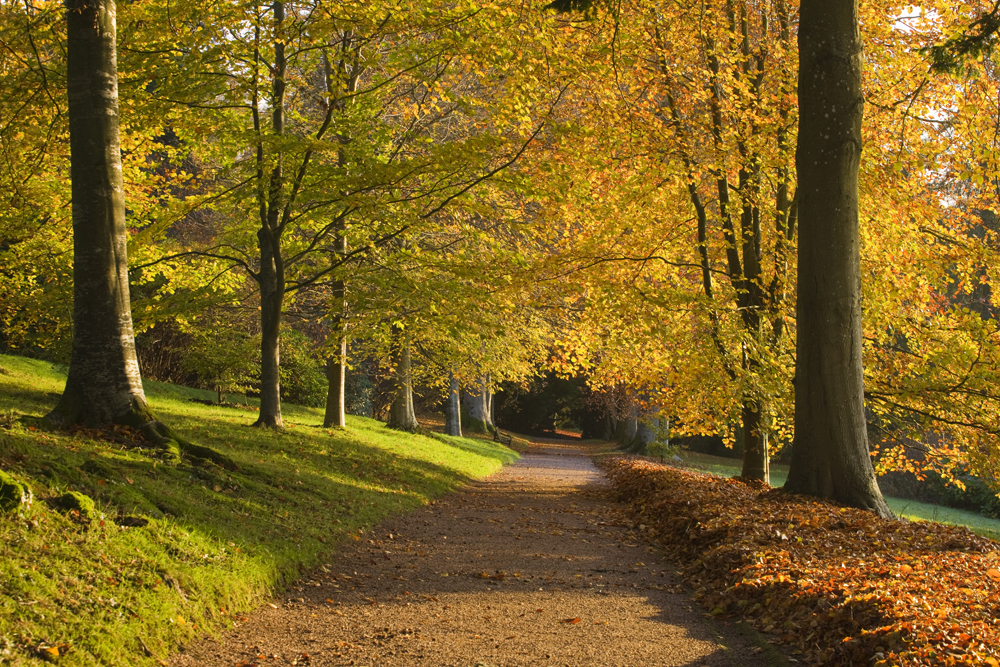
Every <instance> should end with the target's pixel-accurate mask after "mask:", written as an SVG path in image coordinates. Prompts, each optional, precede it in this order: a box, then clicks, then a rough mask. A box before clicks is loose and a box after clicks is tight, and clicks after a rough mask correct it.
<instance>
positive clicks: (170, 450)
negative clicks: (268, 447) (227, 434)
mask: <svg viewBox="0 0 1000 667" xmlns="http://www.w3.org/2000/svg"><path fill="white" fill-rule="evenodd" d="M83 405H84V402H83V401H82V400H80V399H79V398H78V397H75V396H74V395H73V392H71V391H70V390H69V388H67V390H66V392H65V393H63V396H62V398H61V399H60V401H59V404H58V405H57V406H56V408H55V410H53V411H52V412H50V413H49V414H48V416H46V418H45V421H46V422H47V423H48V424H49V425H51V426H54V427H56V428H68V427H70V426H73V425H76V424H82V425H85V426H103V425H105V424H99V423H95V420H93V419H91V418H90V413H88V412H87V411H85V410H84V409H83ZM112 423H113V424H117V425H120V426H129V427H131V428H134V429H135V430H136V431H138V432H139V433H141V434H142V436H143V437H144V438H145V439H146V442H147V443H149V444H150V445H151V446H152V447H153V448H155V449H156V450H158V451H159V452H160V453H161V454H162V455H163V456H164V457H165V458H166V459H167V461H168V462H170V463H173V464H178V463H180V462H181V461H182V460H183V457H184V456H187V457H189V458H192V459H195V460H205V461H211V462H212V463H214V464H216V465H218V466H219V467H221V468H225V469H226V470H239V465H238V464H237V463H236V462H235V461H233V460H232V459H231V458H229V457H228V456H226V455H224V454H221V453H219V452H217V451H215V450H214V449H212V448H210V447H205V446H203V445H196V444H194V443H192V442H188V441H187V440H185V439H184V438H182V437H180V436H179V435H177V433H176V432H174V430H173V429H171V428H170V427H169V426H167V425H166V424H164V423H163V422H161V421H160V420H158V419H157V418H156V415H154V414H153V411H152V410H150V409H149V406H148V405H146V402H145V401H144V400H142V399H140V398H138V397H133V400H132V408H131V409H130V410H129V411H127V412H125V413H124V414H121V415H118V416H117V417H115V418H114V419H113V420H112Z"/></svg>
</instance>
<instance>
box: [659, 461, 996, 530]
mask: <svg viewBox="0 0 1000 667" xmlns="http://www.w3.org/2000/svg"><path fill="white" fill-rule="evenodd" d="M679 455H680V457H681V458H682V459H684V462H685V463H686V464H687V465H689V466H691V467H692V468H695V469H697V470H703V471H705V472H710V473H712V474H715V475H719V476H720V477H736V476H737V475H739V474H740V471H741V466H742V462H741V461H739V460H738V459H727V458H723V457H721V456H710V455H708V454H699V453H697V452H689V451H681V452H680V453H679ZM786 479H788V466H787V465H775V464H772V465H771V486H775V487H778V486H782V485H783V484H784V483H785V480H786ZM886 502H888V503H889V507H890V508H891V509H892V511H893V512H895V513H896V514H897V515H898V516H901V517H903V518H905V519H909V520H910V521H936V522H938V523H943V524H947V525H949V526H966V527H968V528H969V529H970V530H972V531H974V532H976V533H978V534H980V535H982V536H983V537H988V538H990V539H993V540H1000V519H990V518H988V517H984V516H982V515H981V514H976V513H975V512H968V511H966V510H960V509H954V508H951V507H944V506H943V505H932V504H930V503H922V502H920V501H918V500H907V499H905V498H893V497H891V496H886Z"/></svg>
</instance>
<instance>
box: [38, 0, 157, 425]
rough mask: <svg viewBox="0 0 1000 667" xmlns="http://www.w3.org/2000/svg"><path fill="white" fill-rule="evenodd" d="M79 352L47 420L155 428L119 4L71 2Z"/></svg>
mask: <svg viewBox="0 0 1000 667" xmlns="http://www.w3.org/2000/svg"><path fill="white" fill-rule="evenodd" d="M66 10H67V11H66V24H67V42H68V50H67V73H66V74H67V84H68V89H69V91H68V92H69V130H70V178H71V181H72V196H73V281H74V283H73V290H74V291H73V347H72V352H71V358H70V366H69V377H68V378H67V380H66V389H65V391H64V392H63V395H62V398H60V400H59V403H58V405H57V406H56V408H55V409H54V410H53V411H52V412H51V413H50V414H49V415H48V420H49V421H51V422H52V423H54V424H57V425H62V426H65V425H69V424H74V423H83V424H87V425H93V426H97V425H102V424H111V423H148V422H151V421H152V417H151V416H149V414H148V410H147V408H146V397H145V395H144V393H143V390H142V379H141V378H140V374H139V363H138V361H137V359H136V355H135V340H134V337H133V332H132V312H131V307H130V303H129V285H128V263H127V259H126V254H125V244H126V233H125V202H124V192H123V184H122V167H121V151H120V148H119V139H118V73H117V62H116V52H115V3H114V0H67V1H66Z"/></svg>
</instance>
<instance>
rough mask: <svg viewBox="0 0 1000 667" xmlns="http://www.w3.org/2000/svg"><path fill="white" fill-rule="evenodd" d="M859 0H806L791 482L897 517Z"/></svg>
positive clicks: (797, 489)
mask: <svg viewBox="0 0 1000 667" xmlns="http://www.w3.org/2000/svg"><path fill="white" fill-rule="evenodd" d="M861 72H862V53H861V36H860V31H859V27H858V5H857V0H803V2H802V8H801V15H800V22H799V114H800V121H799V144H798V152H797V154H796V166H797V169H798V177H799V258H798V267H799V268H798V304H797V308H796V315H797V322H796V324H797V327H798V338H797V344H796V352H797V366H796V373H795V439H794V442H793V444H792V461H791V466H790V469H789V472H788V482H787V483H786V484H785V489H786V490H787V491H790V492H792V493H804V494H809V495H813V496H819V497H823V498H831V499H833V500H837V501H839V502H842V503H845V504H848V505H852V506H854V507H860V508H864V509H870V510H873V511H875V512H877V513H878V514H880V515H882V516H891V512H890V511H889V508H888V506H887V505H886V503H885V500H884V499H883V498H882V493H881V492H880V491H879V488H878V483H877V481H876V479H875V473H874V470H873V469H872V464H871V458H870V457H869V454H868V435H867V431H866V426H865V406H864V376H863V372H862V358H861V352H862V339H861V271H860V247H859V246H860V240H859V231H858V165H859V163H860V159H861V118H862V113H863V104H864V98H863V96H862V89H861Z"/></svg>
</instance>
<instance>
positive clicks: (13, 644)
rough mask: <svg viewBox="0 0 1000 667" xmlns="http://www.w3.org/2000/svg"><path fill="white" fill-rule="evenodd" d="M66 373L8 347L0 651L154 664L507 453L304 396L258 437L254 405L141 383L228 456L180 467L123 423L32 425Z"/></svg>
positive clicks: (3, 389)
mask: <svg viewBox="0 0 1000 667" xmlns="http://www.w3.org/2000/svg"><path fill="white" fill-rule="evenodd" d="M64 383H65V375H63V374H62V373H61V372H60V370H59V369H58V368H56V367H53V366H52V365H51V364H48V363H45V362H41V361H35V360H30V359H24V358H19V357H10V356H2V355H0V417H2V419H0V470H2V471H3V472H5V473H7V474H8V475H9V476H10V477H11V478H13V479H15V480H16V481H17V482H19V483H21V484H24V485H26V487H27V488H28V489H30V491H31V495H32V500H31V502H30V504H29V503H21V504H20V505H19V506H18V507H16V508H12V509H10V510H9V511H7V512H4V513H0V664H7V663H8V662H9V663H10V664H20V665H33V664H39V665H40V664H44V663H43V661H46V662H49V661H52V660H53V659H57V660H58V662H59V664H60V665H93V664H126V665H130V666H131V665H136V666H141V665H155V664H158V663H159V662H160V661H162V660H164V659H165V658H167V657H168V655H169V654H170V653H172V652H174V651H175V650H176V649H177V647H178V645H181V644H184V643H187V642H189V641H191V640H193V639H196V638H198V637H201V636H204V635H205V634H216V633H218V632H220V631H221V630H222V629H224V628H227V627H233V626H234V625H237V624H240V623H242V622H243V616H242V613H243V612H245V611H248V610H250V609H252V608H254V607H256V606H258V605H259V604H261V603H262V602H263V601H264V600H266V599H267V598H268V596H269V595H271V594H272V593H273V592H275V591H276V590H279V589H280V588H282V587H283V586H284V585H286V584H288V583H289V582H291V581H293V580H295V579H298V578H299V577H300V576H302V574H303V573H304V572H305V571H307V570H308V569H309V568H311V567H313V566H315V565H317V564H319V563H323V562H331V561H330V559H331V558H334V559H335V556H332V557H331V555H330V554H331V553H332V552H333V550H334V548H335V544H336V543H337V542H338V541H341V540H345V539H358V538H359V537H360V536H361V534H362V533H363V532H364V530H365V528H366V527H368V526H371V525H373V524H375V523H377V522H378V521H379V520H381V519H382V518H384V517H386V516H388V515H392V514H399V513H401V512H405V511H407V510H409V509H412V508H415V507H418V506H421V505H423V504H425V503H426V502H428V500H429V499H430V498H433V497H436V496H440V495H442V494H444V493H446V492H448V491H450V490H451V489H453V488H455V487H456V486H458V485H461V484H463V483H465V482H467V481H468V480H470V479H473V478H478V477H482V476H484V475H487V474H489V473H491V472H493V471H495V470H496V469H498V468H499V467H500V466H501V465H502V464H503V463H504V462H509V461H511V460H513V459H515V458H516V457H517V455H516V454H515V453H513V452H511V451H510V450H508V449H506V448H504V447H501V446H499V445H496V444H495V443H492V442H489V441H485V440H467V439H462V438H448V437H446V436H440V435H438V436H436V437H434V438H431V437H426V436H420V435H411V434H403V433H399V432H395V431H390V430H388V429H386V428H385V427H384V426H382V424H381V423H379V422H376V421H373V420H370V419H364V418H350V419H349V421H348V427H347V428H346V429H344V430H328V429H322V428H319V427H317V426H316V424H320V423H322V413H321V412H320V411H318V410H312V409H308V408H302V407H299V406H288V410H287V411H286V416H287V419H288V422H287V424H286V426H288V428H286V429H285V431H284V432H282V433H272V432H264V431H261V430H260V429H253V428H250V423H251V422H252V421H253V419H254V417H255V416H256V415H255V413H253V412H248V411H237V410H231V409H227V408H221V407H212V406H205V405H202V404H197V403H194V402H192V401H191V400H190V399H191V398H202V399H208V398H209V397H211V396H212V394H211V393H209V392H204V391H199V390H190V389H186V388H183V387H176V386H173V385H162V384H159V383H152V382H147V383H145V384H146V395H147V397H148V398H149V400H150V403H151V405H152V407H153V408H154V409H155V410H156V412H157V415H159V416H160V417H161V418H162V419H164V420H165V421H166V422H168V423H169V424H170V425H171V427H172V428H174V429H176V430H177V432H178V433H180V434H182V435H183V437H185V438H186V439H188V440H190V441H191V442H193V443H197V444H198V445H201V446H204V447H209V448H211V449H212V450H214V451H217V452H221V453H224V454H225V455H226V457H228V458H229V459H231V460H232V461H233V462H235V463H236V464H237V468H236V469H233V470H230V469H224V468H221V467H219V466H217V465H215V464H213V463H212V462H211V461H209V460H206V459H201V458H198V457H192V456H186V455H185V457H184V458H183V459H182V460H181V462H180V463H172V462H169V461H165V460H163V459H162V458H159V455H158V453H157V452H156V451H155V450H149V449H145V448H142V447H136V446H134V442H133V438H131V437H130V434H129V433H126V432H124V431H118V432H106V433H101V432H98V431H96V430H89V429H76V430H74V431H66V432H63V431H47V430H44V429H43V428H41V426H40V420H38V419H37V417H40V416H42V415H44V414H45V413H46V411H47V409H48V408H50V407H51V404H52V402H53V401H54V400H55V398H54V397H56V396H58V392H59V391H60V390H61V389H62V385H63V384H64ZM74 494H77V495H78V496H79V497H77V495H74ZM69 498H72V499H74V500H77V501H79V500H80V498H86V499H91V500H92V501H93V504H92V505H87V503H86V502H84V503H83V504H82V505H81V504H80V503H79V502H77V503H76V504H73V503H70V502H68V499H69Z"/></svg>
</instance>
